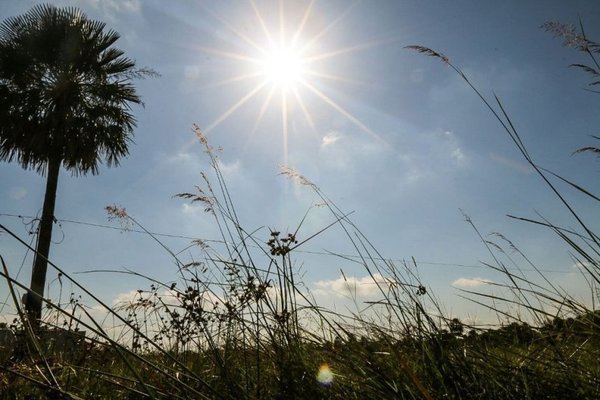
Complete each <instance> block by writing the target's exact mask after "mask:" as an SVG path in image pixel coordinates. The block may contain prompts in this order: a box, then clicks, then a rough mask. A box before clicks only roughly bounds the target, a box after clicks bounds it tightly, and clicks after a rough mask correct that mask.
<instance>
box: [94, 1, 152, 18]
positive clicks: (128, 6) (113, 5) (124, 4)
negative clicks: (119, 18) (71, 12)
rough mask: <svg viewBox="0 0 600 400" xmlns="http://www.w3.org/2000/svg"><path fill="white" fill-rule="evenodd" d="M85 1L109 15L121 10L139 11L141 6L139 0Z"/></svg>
mask: <svg viewBox="0 0 600 400" xmlns="http://www.w3.org/2000/svg"><path fill="white" fill-rule="evenodd" d="M85 2H86V3H88V4H89V5H90V6H92V7H94V8H96V9H98V10H102V11H104V12H106V13H107V14H110V15H114V13H121V12H136V11H139V9H140V6H141V2H140V0H85Z"/></svg>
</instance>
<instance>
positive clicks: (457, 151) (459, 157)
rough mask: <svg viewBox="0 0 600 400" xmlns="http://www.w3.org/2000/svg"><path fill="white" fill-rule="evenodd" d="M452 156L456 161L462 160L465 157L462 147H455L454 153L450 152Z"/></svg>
mask: <svg viewBox="0 0 600 400" xmlns="http://www.w3.org/2000/svg"><path fill="white" fill-rule="evenodd" d="M450 157H452V158H454V159H455V160H456V161H462V159H464V158H465V155H464V154H463V152H462V150H461V149H460V147H457V148H455V149H454V150H453V151H452V153H450Z"/></svg>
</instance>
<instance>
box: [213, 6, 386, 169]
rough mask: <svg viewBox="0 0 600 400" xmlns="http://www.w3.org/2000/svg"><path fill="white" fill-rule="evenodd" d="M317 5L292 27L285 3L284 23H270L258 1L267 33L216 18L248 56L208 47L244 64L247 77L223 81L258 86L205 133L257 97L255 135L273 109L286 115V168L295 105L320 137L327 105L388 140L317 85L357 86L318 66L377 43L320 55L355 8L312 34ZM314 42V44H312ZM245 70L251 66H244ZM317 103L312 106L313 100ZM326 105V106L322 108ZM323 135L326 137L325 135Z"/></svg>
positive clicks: (258, 17)
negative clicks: (318, 121)
mask: <svg viewBox="0 0 600 400" xmlns="http://www.w3.org/2000/svg"><path fill="white" fill-rule="evenodd" d="M314 3H315V1H314V0H313V1H311V2H310V4H308V5H307V7H306V8H305V9H304V11H303V13H302V18H301V19H300V21H299V22H298V21H296V22H294V23H289V22H288V21H286V18H285V13H284V2H283V1H280V2H279V15H278V17H279V18H278V20H279V21H278V24H277V23H276V24H269V23H268V21H266V19H265V18H264V16H263V14H262V13H261V12H260V10H259V9H258V8H257V6H256V4H255V3H254V0H250V5H251V6H252V10H253V15H250V16H249V17H252V18H253V19H255V24H254V25H256V26H259V27H260V30H261V32H262V34H259V35H249V34H247V33H245V32H242V31H240V30H239V29H238V28H236V27H235V26H234V25H233V24H232V23H230V22H229V21H227V20H225V19H223V18H220V17H219V16H217V15H215V14H214V13H213V16H215V17H216V18H217V19H218V20H219V21H220V22H221V23H222V24H223V25H224V26H225V27H226V28H227V29H228V31H230V32H231V33H233V34H234V35H235V36H237V38H238V39H240V40H241V42H243V44H244V45H245V46H246V47H247V51H240V52H232V51H226V50H221V49H214V48H202V51H204V52H206V53H211V54H214V55H217V56H220V57H225V58H228V59H231V60H235V61H238V62H240V63H241V64H242V70H245V72H244V73H243V74H241V75H239V76H232V77H227V79H225V80H223V81H222V82H220V84H221V85H230V84H236V83H239V82H242V81H246V80H254V81H255V82H256V84H255V85H254V86H251V87H250V89H249V90H248V91H247V92H246V93H245V94H244V95H242V96H241V97H240V98H239V99H237V100H236V101H235V102H234V103H233V104H232V105H231V106H230V107H229V108H228V109H227V110H225V111H224V112H223V113H222V114H221V115H220V116H219V117H217V118H216V119H215V120H214V121H213V122H212V123H210V124H209V125H208V126H206V127H205V129H204V131H205V132H209V131H211V130H213V129H214V128H215V127H217V126H218V125H219V124H221V123H222V122H223V121H224V120H226V119H227V118H228V117H229V116H231V115H232V114H233V113H235V112H236V111H237V110H238V109H239V108H240V107H242V106H243V105H244V104H245V103H247V102H248V101H250V100H251V99H252V98H257V97H260V94H262V96H263V98H262V100H261V99H260V98H259V99H258V102H259V103H258V104H260V105H261V107H260V111H259V112H258V114H257V115H256V120H255V122H254V127H253V129H252V130H251V131H250V136H252V135H253V134H254V133H255V132H256V130H257V128H258V126H259V125H260V123H261V121H262V119H263V117H264V115H265V113H266V112H267V110H269V109H272V108H273V107H277V108H278V109H279V110H280V114H281V123H282V125H281V131H282V141H283V158H284V163H287V154H288V120H289V115H288V114H289V113H290V109H291V107H290V106H291V105H292V103H293V105H294V106H295V107H294V109H295V110H299V112H301V114H302V115H303V116H304V118H305V119H306V121H307V123H308V125H309V126H310V127H311V128H312V130H313V131H314V132H316V133H317V135H319V134H318V132H317V128H316V127H315V124H314V122H313V117H312V115H311V109H312V107H322V106H323V104H324V105H326V106H328V107H330V108H332V109H333V110H335V111H336V112H337V113H339V114H341V115H342V116H344V117H345V118H346V119H347V120H349V121H350V122H351V123H353V124H354V125H356V126H357V127H359V128H360V129H361V130H363V131H364V132H366V133H368V134H369V135H371V136H373V137H374V138H375V139H376V140H379V141H382V139H381V138H380V137H379V136H378V135H377V134H376V133H374V132H373V131H372V130H371V129H369V128H368V127H367V126H366V125H365V124H364V123H362V122H361V121H360V120H359V119H358V118H357V117H356V116H354V115H352V114H351V113H350V112H349V111H347V110H346V109H345V108H344V107H343V106H342V105H340V104H339V103H338V102H337V101H335V100H333V99H332V98H331V97H329V96H328V95H327V94H325V93H324V92H323V91H322V90H320V89H319V88H318V85H316V82H317V80H329V81H338V82H353V83H356V82H354V81H352V80H349V79H347V78H344V77H342V76H339V75H336V74H331V73H326V72H325V71H322V70H319V68H318V65H319V64H318V63H317V62H321V61H323V60H326V59H329V58H332V57H335V56H338V55H341V54H345V53H349V52H353V51H356V50H361V49H364V48H367V47H370V46H373V45H375V44H377V43H371V44H363V45H355V46H352V47H349V48H340V49H333V50H331V51H328V52H325V51H323V52H319V53H317V54H315V53H314V51H312V49H313V48H314V47H317V48H318V46H314V45H315V44H318V42H319V40H320V39H322V38H323V37H324V36H325V35H326V34H327V33H328V32H329V31H330V29H331V28H332V27H333V26H334V25H335V24H337V23H338V22H339V21H340V20H342V19H343V18H344V17H345V15H346V14H347V13H348V12H349V11H350V10H351V9H352V7H350V8H348V9H347V10H346V12H345V13H342V14H341V15H339V16H338V17H337V18H336V19H335V20H333V21H331V22H330V23H329V24H328V25H326V26H324V27H322V28H321V29H319V30H318V31H316V32H312V31H311V28H314V27H310V28H309V27H307V26H308V25H309V24H308V21H309V19H310V17H311V15H312V14H314V13H315V11H314V10H313V6H314ZM306 38H308V40H306ZM244 66H245V67H244ZM309 97H310V98H311V101H310V102H309V101H307V100H306V99H307V98H309ZM316 103H321V104H316ZM319 136H322V135H319Z"/></svg>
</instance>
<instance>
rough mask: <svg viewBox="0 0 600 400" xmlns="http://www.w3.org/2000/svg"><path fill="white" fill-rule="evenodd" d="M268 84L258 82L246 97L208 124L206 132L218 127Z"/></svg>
mask: <svg viewBox="0 0 600 400" xmlns="http://www.w3.org/2000/svg"><path fill="white" fill-rule="evenodd" d="M266 84H267V82H262V83H260V84H258V85H257V86H256V87H255V88H254V89H252V90H251V91H249V92H248V93H247V94H246V95H245V96H244V97H242V98H241V99H240V100H238V102H237V103H235V104H234V105H232V106H231V107H229V109H228V110H227V111H225V112H224V113H223V114H221V115H220V116H219V117H218V118H217V119H216V120H215V121H214V122H213V123H211V124H210V125H209V126H208V128H206V129H204V133H208V132H210V131H211V130H213V129H214V128H215V127H217V126H218V125H219V124H220V123H221V122H223V121H224V120H225V119H227V117H229V116H230V115H231V114H233V112H234V111H235V110H237V109H238V108H240V107H241V106H242V105H243V104H244V103H245V102H247V101H248V100H250V99H251V98H252V97H253V96H254V95H255V94H256V93H258V92H259V91H260V90H261V89H262V88H263V87H264V86H265V85H266Z"/></svg>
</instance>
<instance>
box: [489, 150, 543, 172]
mask: <svg viewBox="0 0 600 400" xmlns="http://www.w3.org/2000/svg"><path fill="white" fill-rule="evenodd" d="M490 158H491V159H492V160H493V161H495V162H497V163H498V164H502V165H503V166H505V167H508V168H510V169H513V170H515V171H517V172H520V173H522V174H526V175H529V174H532V173H533V172H534V171H533V168H531V167H530V166H529V165H527V164H525V163H522V162H519V161H516V160H513V159H510V158H507V157H504V156H501V155H499V154H496V153H493V152H492V153H490Z"/></svg>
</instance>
